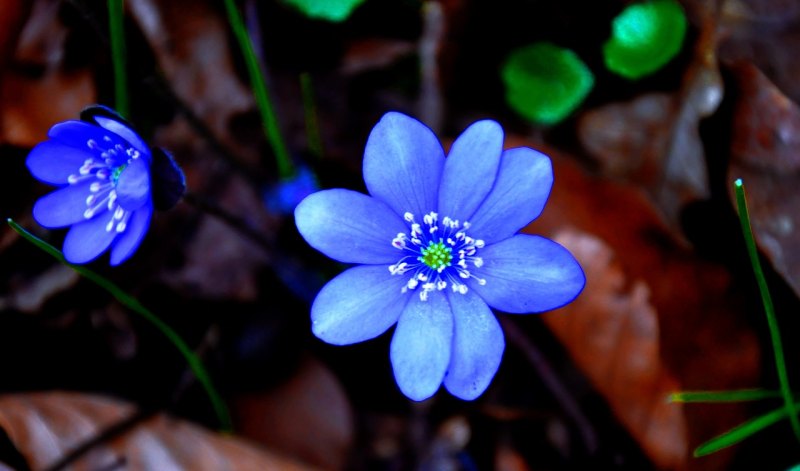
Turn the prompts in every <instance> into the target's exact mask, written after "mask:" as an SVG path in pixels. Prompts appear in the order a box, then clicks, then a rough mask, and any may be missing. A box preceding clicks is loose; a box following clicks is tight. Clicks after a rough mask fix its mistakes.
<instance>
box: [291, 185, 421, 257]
mask: <svg viewBox="0 0 800 471" xmlns="http://www.w3.org/2000/svg"><path fill="white" fill-rule="evenodd" d="M294 217H295V224H297V229H298V230H299V231H300V234H302V236H303V238H304V239H305V240H306V241H307V242H308V243H309V244H310V245H311V246H312V247H314V248H315V249H317V250H319V251H320V252H322V253H324V254H325V255H327V256H328V257H331V258H333V259H335V260H338V261H340V262H345V263H370V264H374V263H384V264H390V263H395V262H397V261H398V260H399V259H400V258H401V256H402V252H401V251H400V250H398V249H396V248H394V247H393V246H392V239H394V238H395V237H396V236H397V234H398V233H400V232H408V227H407V226H406V224H405V222H404V221H403V220H402V219H400V217H399V216H398V215H397V214H395V213H394V212H393V211H392V210H391V209H389V207H388V206H386V205H385V204H383V203H382V202H381V201H380V200H378V199H376V198H372V197H370V196H367V195H364V194H361V193H358V192H355V191H350V190H343V189H333V190H325V191H319V192H317V193H314V194H313V195H310V196H308V197H307V198H305V199H304V200H303V201H301V202H300V204H299V205H297V209H295V213H294ZM387 273H388V271H387Z"/></svg>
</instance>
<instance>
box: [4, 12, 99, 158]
mask: <svg viewBox="0 0 800 471" xmlns="http://www.w3.org/2000/svg"><path fill="white" fill-rule="evenodd" d="M58 7H59V2H51V1H47V0H38V1H36V2H34V3H33V7H32V12H31V15H30V17H29V20H28V22H27V24H26V25H25V27H24V29H23V30H22V33H21V34H20V37H19V41H18V43H17V48H16V51H15V54H14V58H13V59H12V65H22V64H24V65H25V67H9V68H8V69H7V70H6V73H5V75H4V76H3V80H2V81H0V86H2V88H1V89H0V103H2V104H3V106H2V107H1V108H0V142H6V143H9V144H13V145H16V146H20V147H33V146H34V145H36V144H37V143H39V142H41V141H42V140H44V139H45V138H46V136H47V130H48V129H50V127H51V126H52V125H53V124H55V123H57V122H59V121H66V120H68V119H75V118H76V117H77V116H78V114H79V113H80V111H81V110H82V109H83V108H85V107H86V106H87V105H90V104H92V103H95V102H96V100H97V98H96V94H95V88H94V78H93V73H92V71H91V70H90V69H88V68H83V69H75V70H65V69H64V67H63V65H64V43H65V40H66V37H67V30H66V28H65V27H64V25H62V24H61V22H60V21H59V19H58V15H57V12H58ZM3 15H5V11H3ZM31 67H37V68H41V69H42V73H41V74H36V76H31V74H27V73H24V72H23V70H26V69H29V68H31Z"/></svg>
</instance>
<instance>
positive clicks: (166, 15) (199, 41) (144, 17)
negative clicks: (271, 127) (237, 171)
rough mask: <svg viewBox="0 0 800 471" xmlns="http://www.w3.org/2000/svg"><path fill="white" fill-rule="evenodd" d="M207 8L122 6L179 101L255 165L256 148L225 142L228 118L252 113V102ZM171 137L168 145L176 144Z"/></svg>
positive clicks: (219, 24) (134, 1) (186, 1)
mask: <svg viewBox="0 0 800 471" xmlns="http://www.w3.org/2000/svg"><path fill="white" fill-rule="evenodd" d="M212 3H213V2H209V1H196V0H169V1H165V0H131V1H129V2H126V4H127V5H128V6H129V10H130V12H131V14H132V15H133V17H134V19H135V20H136V21H137V22H138V24H139V27H140V28H141V29H142V32H143V33H144V35H145V37H146V38H147V40H148V42H149V43H150V46H151V47H152V49H153V52H154V54H155V56H156V59H157V61H158V65H159V66H160V68H161V69H162V70H163V72H164V75H165V77H166V79H167V81H168V82H169V84H170V86H171V87H172V89H173V91H174V92H175V93H176V94H177V95H178V97H180V98H181V100H183V102H184V103H186V105H187V106H188V107H189V108H190V109H191V110H192V111H193V112H194V113H195V114H196V115H197V117H199V118H200V119H201V120H202V121H203V123H205V124H206V125H207V126H208V127H209V129H210V130H211V132H212V133H213V134H214V136H215V137H216V138H217V139H220V140H221V141H222V142H223V143H224V144H225V145H226V146H227V147H229V148H230V149H233V150H234V151H235V152H236V154H237V155H239V156H242V157H248V158H250V159H258V158H259V156H258V153H257V149H255V148H254V147H255V146H247V145H242V143H241V142H238V141H237V140H236V139H233V138H231V136H230V123H231V118H232V117H233V116H234V115H236V114H239V113H243V112H246V111H249V110H253V109H255V101H254V99H253V94H252V93H251V92H250V90H249V89H248V88H247V87H246V86H245V85H244V84H243V83H241V82H240V81H239V78H238V76H237V75H236V71H235V70H234V67H233V59H232V57H231V51H232V49H231V44H230V43H229V34H228V25H227V21H226V20H225V18H224V16H221V15H220V14H219V13H220V10H218V9H216V8H214V6H213V5H212ZM175 126H177V127H178V129H182V128H181V126H183V124H181V123H179V122H175V123H173V124H172V125H171V126H170V127H167V128H165V129H163V130H162V133H166V134H170V128H171V127H175ZM173 134H174V133H173ZM179 134H180V133H179ZM176 137H177V138H176V139H169V138H168V140H170V141H177V140H178V139H180V138H181V136H176ZM184 137H185V136H184ZM196 141H197V140H196V139H195V140H192V141H189V142H196ZM184 145H186V143H185V142H184Z"/></svg>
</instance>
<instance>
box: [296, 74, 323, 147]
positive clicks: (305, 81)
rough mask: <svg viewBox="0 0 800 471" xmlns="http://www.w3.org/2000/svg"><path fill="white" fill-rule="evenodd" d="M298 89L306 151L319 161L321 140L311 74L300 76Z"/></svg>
mask: <svg viewBox="0 0 800 471" xmlns="http://www.w3.org/2000/svg"><path fill="white" fill-rule="evenodd" d="M300 89H301V90H302V93H303V114H304V115H305V121H306V136H307V138H308V149H309V150H310V151H311V154H312V155H314V157H316V158H318V159H321V158H322V156H323V155H324V154H323V150H322V138H321V137H320V133H319V119H318V118H317V105H316V102H315V100H314V85H313V84H312V83H311V74H309V73H308V72H303V73H302V74H300Z"/></svg>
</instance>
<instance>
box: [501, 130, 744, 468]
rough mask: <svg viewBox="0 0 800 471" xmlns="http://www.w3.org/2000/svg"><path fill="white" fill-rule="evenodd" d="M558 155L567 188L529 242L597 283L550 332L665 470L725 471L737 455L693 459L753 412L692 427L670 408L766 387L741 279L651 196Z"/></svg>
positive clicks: (713, 417) (702, 420)
mask: <svg viewBox="0 0 800 471" xmlns="http://www.w3.org/2000/svg"><path fill="white" fill-rule="evenodd" d="M508 144H509V146H517V145H528V146H530V145H531V144H530V143H527V142H524V141H513V140H512V141H510V142H508ZM547 153H548V154H549V155H551V156H553V162H554V173H555V179H556V181H557V182H558V184H557V185H555V186H554V188H553V193H552V194H551V197H550V200H549V201H548V204H547V207H546V208H545V211H544V213H543V214H542V216H541V217H540V218H539V219H537V220H536V221H534V223H533V224H531V225H530V226H529V227H528V228H527V229H526V231H529V232H531V233H537V234H544V235H546V236H549V237H554V238H555V239H556V240H557V241H559V242H561V243H562V244H564V245H565V246H566V247H567V248H568V249H569V250H571V251H572V252H573V253H574V254H575V256H576V257H577V258H578V260H579V261H580V263H581V265H582V266H583V267H584V270H585V272H586V275H587V284H586V288H585V290H584V292H583V293H582V294H581V295H580V296H579V297H578V298H577V299H576V300H575V301H574V302H573V303H571V304H569V305H567V306H565V307H563V308H561V309H558V310H556V311H553V312H550V313H546V314H544V315H543V316H542V318H543V320H544V322H545V323H546V324H547V325H548V326H549V327H550V328H551V329H552V330H553V332H554V333H555V335H556V337H557V338H558V339H559V340H560V341H561V343H562V344H563V345H564V347H565V348H566V349H567V350H568V351H569V352H570V355H571V356H572V358H573V359H574V361H575V363H576V364H577V366H578V367H579V368H580V369H581V370H583V371H584V372H585V374H586V375H587V377H588V378H589V379H590V380H591V381H592V383H593V384H594V385H595V387H596V388H597V390H598V391H599V392H600V393H601V394H602V395H603V396H604V397H605V398H606V400H607V401H608V403H609V405H610V407H611V408H612V410H613V411H614V412H615V414H616V415H617V417H619V419H620V421H621V423H622V424H623V425H624V426H625V427H626V428H627V429H628V430H629V431H630V433H631V435H632V436H633V437H634V439H635V440H637V441H638V442H639V444H640V445H641V447H642V448H643V450H644V451H645V453H646V454H647V455H648V456H649V457H650V459H652V460H653V462H654V463H655V464H656V465H657V466H658V467H659V468H662V469H721V468H722V467H724V465H725V463H727V462H728V461H729V460H730V458H731V455H730V454H724V453H723V454H716V455H712V456H710V457H706V458H703V459H701V460H695V459H693V458H692V457H691V455H690V452H691V450H692V449H693V448H694V447H695V446H697V445H698V444H700V443H701V442H702V441H705V440H707V439H708V438H709V437H711V436H714V435H716V434H718V433H721V432H722V431H724V430H726V428H730V427H732V426H734V425H736V424H737V423H738V422H740V421H742V420H744V409H743V408H741V407H739V406H738V405H735V406H734V407H730V408H728V407H726V408H717V407H709V408H705V409H703V410H702V411H695V410H692V413H691V414H688V416H686V417H684V413H683V406H682V405H678V404H670V403H668V402H667V397H668V394H669V393H671V392H674V391H676V390H687V389H734V388H739V387H754V386H756V385H758V371H759V363H758V362H759V350H758V342H757V338H756V336H755V334H754V333H753V332H752V331H750V330H749V328H748V326H747V323H746V322H745V321H744V318H745V314H744V312H743V308H742V305H743V301H742V299H740V298H739V297H738V296H737V294H736V293H735V292H733V291H732V285H731V278H730V275H729V274H728V273H727V271H726V269H725V268H724V267H723V266H721V265H718V264H715V263H711V262H709V261H707V260H705V259H703V258H701V257H700V256H698V255H697V254H695V253H693V252H692V251H691V250H689V249H687V248H686V247H685V246H684V245H683V244H681V243H679V242H678V241H677V239H675V238H674V237H673V236H672V235H671V232H670V230H669V229H668V228H667V227H666V226H665V224H664V222H663V221H662V220H661V218H660V217H659V215H658V211H657V210H656V209H655V207H654V206H653V204H652V203H651V202H650V201H649V199H648V198H647V197H646V196H645V195H644V194H643V192H642V190H640V189H637V187H636V186H634V185H628V184H620V183H612V182H608V181H604V180H601V179H598V178H593V177H589V176H587V174H586V173H584V172H583V171H582V170H580V169H579V168H578V167H577V166H576V165H575V164H574V163H571V162H570V161H568V160H566V159H564V158H562V157H559V156H558V155H556V153H555V152H552V151H550V150H548V151H547Z"/></svg>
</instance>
